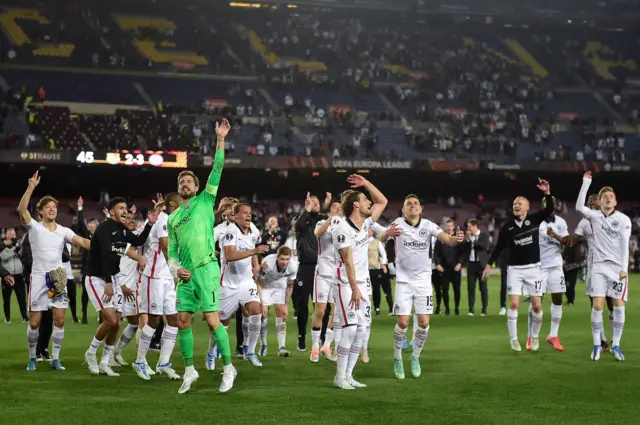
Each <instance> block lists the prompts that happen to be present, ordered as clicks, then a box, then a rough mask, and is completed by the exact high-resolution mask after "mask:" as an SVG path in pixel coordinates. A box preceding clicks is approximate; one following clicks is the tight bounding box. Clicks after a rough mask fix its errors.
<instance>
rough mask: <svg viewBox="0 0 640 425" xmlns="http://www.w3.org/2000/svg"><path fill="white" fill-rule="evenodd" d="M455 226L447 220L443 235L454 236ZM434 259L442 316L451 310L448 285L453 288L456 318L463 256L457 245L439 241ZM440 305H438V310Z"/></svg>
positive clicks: (448, 313)
mask: <svg viewBox="0 0 640 425" xmlns="http://www.w3.org/2000/svg"><path fill="white" fill-rule="evenodd" d="M454 230H455V225H454V223H453V220H447V221H446V223H445V233H446V234H447V235H449V236H455V235H454ZM434 258H435V261H436V268H437V270H438V273H439V274H440V283H441V285H442V301H444V314H445V315H447V316H449V315H450V314H451V310H450V308H449V284H451V286H452V287H453V297H454V307H455V313H456V316H458V315H460V284H461V283H460V282H461V280H462V263H463V261H464V254H463V252H462V250H461V249H460V247H459V246H458V245H456V246H449V245H447V244H445V243H443V242H441V241H440V240H437V241H436V246H435V249H434ZM439 307H440V305H438V310H439Z"/></svg>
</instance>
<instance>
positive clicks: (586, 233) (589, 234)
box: [575, 218, 593, 247]
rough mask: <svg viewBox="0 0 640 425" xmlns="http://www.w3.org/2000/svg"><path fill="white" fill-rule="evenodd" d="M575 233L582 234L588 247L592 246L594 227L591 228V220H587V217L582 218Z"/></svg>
mask: <svg viewBox="0 0 640 425" xmlns="http://www.w3.org/2000/svg"><path fill="white" fill-rule="evenodd" d="M575 233H576V235H578V236H582V237H583V238H584V240H585V242H586V243H587V247H590V246H591V243H592V241H593V229H592V228H591V223H589V220H587V219H586V218H583V219H582V220H580V222H579V223H578V226H577V227H576V232H575Z"/></svg>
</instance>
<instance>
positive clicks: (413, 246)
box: [393, 217, 442, 285]
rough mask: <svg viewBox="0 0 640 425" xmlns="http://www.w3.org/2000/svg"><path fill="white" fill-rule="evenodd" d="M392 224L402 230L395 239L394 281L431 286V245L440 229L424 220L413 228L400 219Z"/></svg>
mask: <svg viewBox="0 0 640 425" xmlns="http://www.w3.org/2000/svg"><path fill="white" fill-rule="evenodd" d="M393 223H394V224H396V225H397V226H398V227H399V228H400V229H401V230H402V234H401V235H400V236H396V238H395V242H396V281H397V282H406V283H409V282H411V283H418V284H429V285H431V258H430V256H431V244H432V243H433V241H434V240H437V237H438V235H439V234H440V233H442V229H440V227H439V226H438V225H437V224H435V223H434V222H432V221H429V220H427V219H424V218H421V219H420V221H419V222H418V224H417V225H415V226H412V225H411V224H410V223H409V222H408V221H407V220H405V219H404V218H402V217H399V218H397V219H396V220H395V221H394V222H393Z"/></svg>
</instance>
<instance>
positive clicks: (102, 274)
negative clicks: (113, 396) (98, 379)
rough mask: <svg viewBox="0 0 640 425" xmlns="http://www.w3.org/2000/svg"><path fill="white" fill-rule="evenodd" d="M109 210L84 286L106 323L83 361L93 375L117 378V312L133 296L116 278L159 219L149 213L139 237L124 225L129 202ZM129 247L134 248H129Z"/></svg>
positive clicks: (99, 229) (93, 248) (98, 232)
mask: <svg viewBox="0 0 640 425" xmlns="http://www.w3.org/2000/svg"><path fill="white" fill-rule="evenodd" d="M107 208H108V211H109V214H110V217H109V219H107V220H106V221H104V222H103V223H102V224H100V225H99V226H98V227H97V228H96V231H95V233H94V235H93V239H92V241H91V251H90V252H89V264H88V270H87V277H86V279H85V282H84V284H85V286H86V287H87V293H88V295H89V300H90V301H91V304H93V306H94V307H95V309H96V311H97V312H99V313H101V314H102V318H103V322H102V324H101V325H100V326H99V327H98V330H97V331H96V334H95V336H94V337H93V340H92V341H91V345H90V346H89V349H88V350H87V352H86V353H85V354H84V358H85V361H86V362H87V364H88V366H89V371H90V372H91V373H92V374H94V375H99V374H104V375H107V376H118V374H117V373H115V372H114V371H113V370H112V369H111V366H109V361H110V360H111V355H112V354H113V350H114V346H115V343H116V342H117V340H118V331H119V329H120V320H119V319H118V315H117V314H116V311H117V310H120V311H122V304H123V303H124V298H125V297H132V296H133V295H134V293H133V292H132V291H131V289H130V288H129V287H128V286H127V282H126V281H125V280H121V281H120V282H116V280H115V278H114V277H115V276H116V275H118V273H119V272H120V260H121V257H122V256H123V255H125V254H127V251H130V254H131V256H132V257H137V252H136V250H135V248H134V247H137V246H141V245H143V244H144V243H145V241H146V240H147V236H149V232H150V231H151V228H152V226H153V224H154V223H155V222H156V220H157V219H158V214H157V213H156V212H153V211H152V212H150V213H149V215H148V219H149V221H148V223H147V225H146V226H145V227H144V230H143V231H142V233H140V234H139V235H136V234H135V233H134V232H132V231H131V230H129V229H128V228H127V227H126V226H125V224H124V221H125V219H126V217H127V211H128V209H127V201H125V200H124V199H123V198H112V199H111V200H110V201H109V205H108V207H107ZM127 244H130V245H131V246H130V247H129V248H127ZM114 283H115V284H114ZM103 341H104V343H105V345H104V350H103V352H102V359H101V360H100V364H98V361H97V359H96V352H97V350H98V347H100V345H101V344H102V342H103Z"/></svg>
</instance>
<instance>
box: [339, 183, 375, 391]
mask: <svg viewBox="0 0 640 425" xmlns="http://www.w3.org/2000/svg"><path fill="white" fill-rule="evenodd" d="M347 182H349V183H351V187H352V188H353V189H358V188H365V189H366V190H367V191H368V192H369V194H370V195H371V198H372V199H373V202H372V201H370V200H369V199H367V197H366V196H365V195H364V194H363V193H362V192H359V191H357V190H347V191H345V192H343V193H342V197H341V201H342V202H341V203H342V212H343V214H344V219H343V220H340V223H339V224H338V225H337V226H336V228H335V229H334V230H333V245H334V247H335V249H336V251H337V252H338V254H339V260H338V264H336V269H337V278H338V285H339V288H338V291H337V292H338V293H337V296H336V298H337V300H338V303H339V306H337V307H336V308H337V309H338V315H339V316H340V323H342V325H343V330H342V337H341V339H340V342H339V344H338V348H337V352H338V360H337V370H336V376H335V378H334V380H333V385H334V386H335V387H337V388H340V389H343V390H353V389H354V388H358V387H365V385H364V384H361V383H359V382H357V381H356V380H355V379H353V369H354V367H355V365H356V363H357V361H358V357H359V356H360V349H361V346H362V341H363V338H364V334H365V332H366V328H367V326H369V325H370V324H371V305H370V304H369V298H368V294H369V290H368V288H367V285H370V284H371V283H370V280H369V258H368V255H367V254H368V246H369V234H368V230H369V228H371V229H372V230H373V231H374V234H375V233H378V234H379V233H380V229H382V228H381V226H376V225H375V224H374V222H375V221H376V220H377V219H378V218H380V215H381V214H382V212H383V211H384V209H385V207H386V205H387V198H385V197H384V195H383V194H382V193H381V192H380V191H379V190H378V189H377V188H376V187H375V186H374V185H373V184H371V183H370V182H369V181H368V180H366V179H365V178H364V177H362V176H359V175H357V174H356V175H352V176H350V177H349V178H348V179H347Z"/></svg>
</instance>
